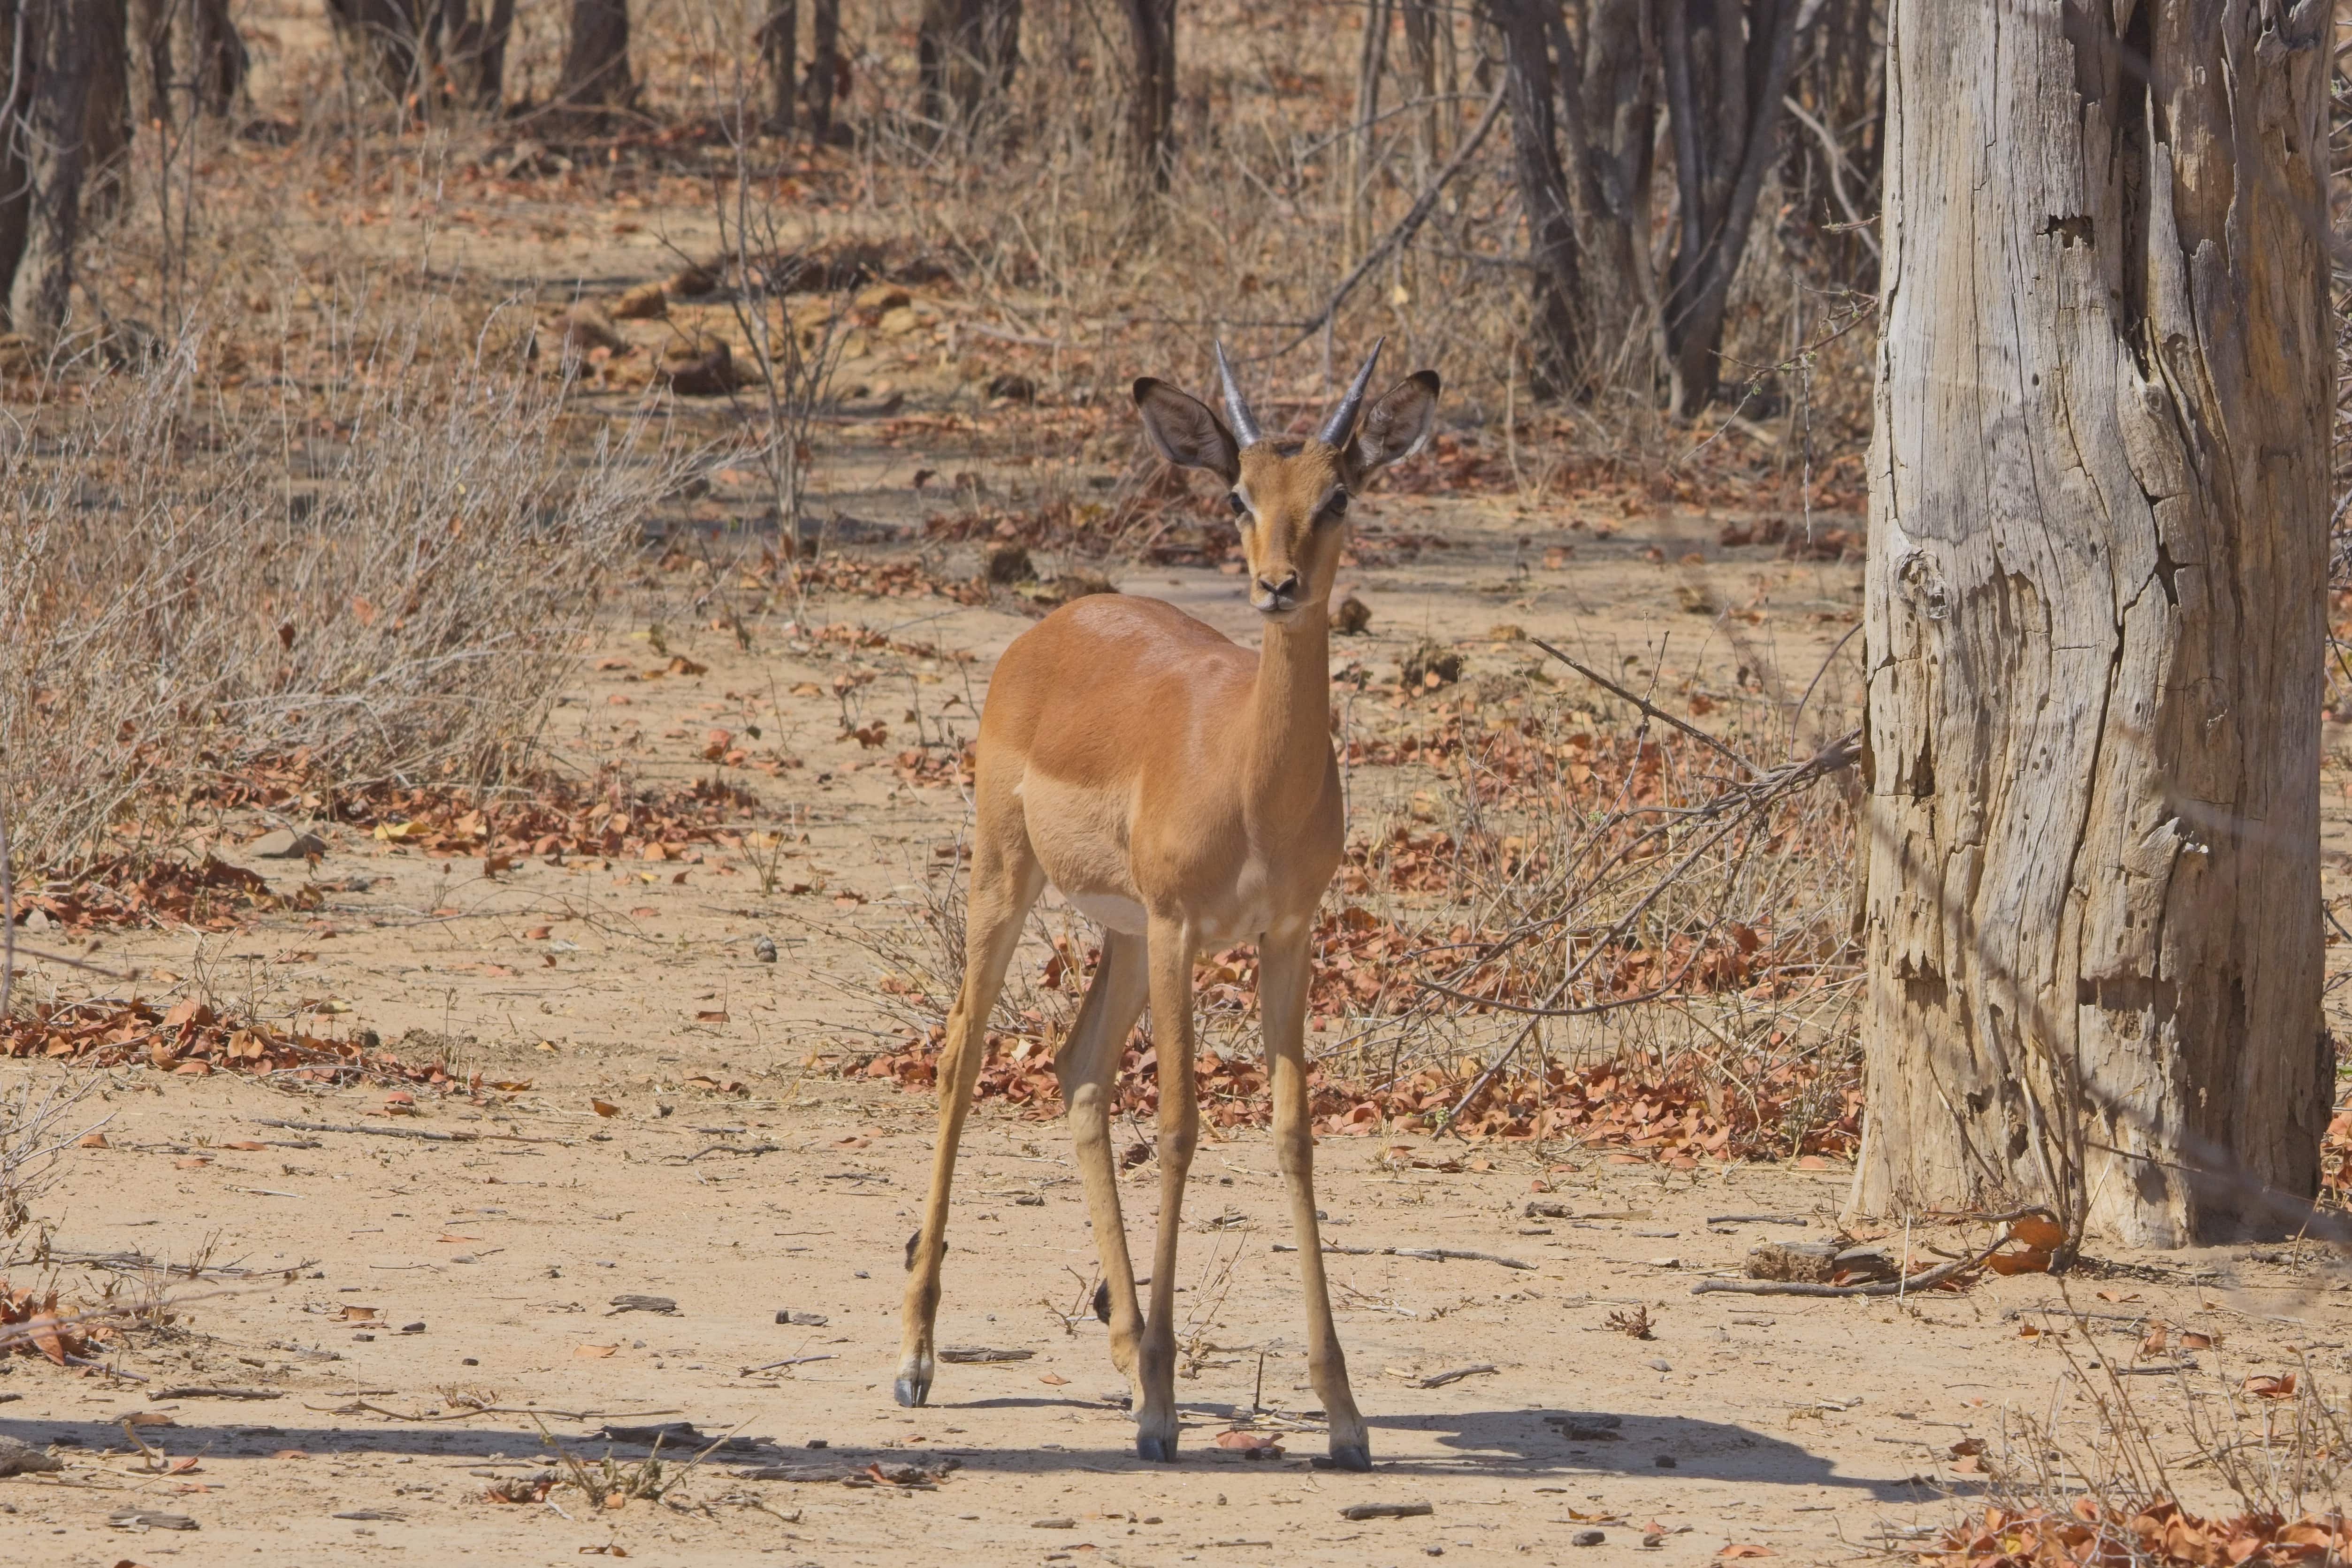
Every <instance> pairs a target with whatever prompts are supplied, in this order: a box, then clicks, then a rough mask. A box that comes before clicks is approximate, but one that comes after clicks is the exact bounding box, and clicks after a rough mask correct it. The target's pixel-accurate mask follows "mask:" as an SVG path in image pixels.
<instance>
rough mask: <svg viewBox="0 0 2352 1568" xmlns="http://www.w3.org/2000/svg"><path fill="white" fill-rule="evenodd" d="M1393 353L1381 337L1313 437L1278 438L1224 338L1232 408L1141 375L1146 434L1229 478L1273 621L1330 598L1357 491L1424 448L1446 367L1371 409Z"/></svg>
mask: <svg viewBox="0 0 2352 1568" xmlns="http://www.w3.org/2000/svg"><path fill="white" fill-rule="evenodd" d="M1380 357H1381V345H1380V344H1379V343H1374V344H1373V345H1372V352H1371V353H1370V354H1368V355H1366V356H1365V359H1364V363H1363V368H1361V369H1360V370H1359V371H1357V372H1356V379H1355V380H1354V381H1353V382H1351V383H1349V386H1348V393H1347V395H1346V396H1344V397H1342V398H1341V399H1339V406H1337V407H1336V408H1334V409H1332V410H1331V415H1330V417H1329V418H1328V419H1326V420H1324V422H1323V427H1322V428H1321V429H1319V430H1318V431H1317V432H1316V433H1315V434H1314V435H1313V436H1312V437H1308V438H1307V439H1305V440H1299V439H1297V438H1296V437H1267V436H1265V435H1262V434H1261V433H1260V432H1259V430H1258V424H1257V418H1256V416H1254V415H1253V414H1251V413H1250V407H1249V403H1248V401H1247V400H1246V399H1245V398H1244V397H1243V396H1242V390H1241V388H1240V387H1239V386H1238V385H1236V384H1234V370H1233V366H1232V365H1231V364H1229V363H1226V361H1225V346H1224V345H1223V343H1219V344H1218V345H1217V377H1218V380H1219V381H1220V382H1222V383H1223V392H1224V404H1225V417H1224V418H1223V419H1220V418H1218V417H1217V416H1216V414H1215V413H1214V412H1213V411H1212V410H1211V409H1210V407H1209V406H1208V405H1206V404H1204V403H1202V401H1201V400H1200V399H1199V398H1197V397H1192V396H1190V395H1186V394H1184V393H1181V392H1179V391H1177V390H1176V389H1175V388H1174V387H1172V386H1171V385H1169V384H1167V383H1166V382H1164V381H1156V380H1154V379H1153V378H1151V377H1150V376H1148V375H1147V376H1145V377H1143V378H1142V379H1141V380H1139V381H1138V382H1137V383H1136V384H1135V406H1136V409H1137V411H1138V412H1139V414H1141V416H1143V430H1144V434H1145V435H1147V436H1149V437H1150V438H1151V445H1152V446H1153V447H1155V448H1157V449H1158V451H1159V453H1160V456H1161V457H1163V458H1167V459H1168V460H1169V461H1170V462H1171V463H1177V464H1181V466H1183V467H1185V468H1206V469H1208V470H1209V471H1210V472H1211V473H1213V474H1215V475H1216V476H1217V477H1218V478H1219V479H1223V480H1224V482H1225V483H1226V485H1227V486H1229V487H1230V489H1231V493H1230V494H1229V495H1228V496H1227V497H1226V501H1227V504H1229V505H1230V506H1231V507H1232V508H1233V509H1234V518H1235V519H1236V520H1238V521H1239V522H1240V524H1241V532H1242V554H1243V555H1244V557H1245V558H1246V559H1247V561H1248V563H1249V580H1250V604H1251V605H1252V606H1254V607H1255V609H1256V610H1257V611H1258V613H1259V614H1261V615H1263V616H1265V617H1266V618H1267V619H1268V620H1272V621H1287V620H1289V619H1291V618H1292V617H1293V616H1295V615H1296V614H1297V611H1298V609H1299V607H1300V606H1301V605H1324V604H1327V603H1328V602H1329V599H1330V596H1331V580H1332V577H1333V575H1334V574H1335V573H1336V572H1337V571H1338V569H1339V552H1340V550H1341V548H1342V547H1343V546H1344V545H1345V543H1346V542H1347V540H1346V536H1347V531H1348V498H1349V496H1350V495H1353V494H1354V493H1356V492H1357V491H1359V490H1360V489H1363V488H1364V486H1365V484H1366V483H1367V482H1368V481H1370V479H1371V477H1372V476H1373V475H1374V474H1376V473H1378V472H1379V471H1380V470H1381V469H1382V468H1386V467H1388V466H1389V465H1390V464H1391V463H1393V462H1395V461H1397V460H1398V459H1399V458H1409V457H1411V456H1412V454H1413V453H1415V452H1417V451H1419V450H1421V447H1422V443H1423V442H1424V441H1426V440H1428V439H1429V433H1430V430H1431V428H1432V427H1433V426H1434V424H1435V423H1436V416H1437V392H1438V380H1437V373H1436V372H1435V371H1433V370H1417V371H1415V372H1413V373H1412V374H1411V375H1409V376H1406V377H1405V378H1404V379H1403V380H1402V381H1400V382H1398V383H1397V384H1395V385H1394V386H1391V387H1390V388H1389V389H1388V390H1387V391H1386V392H1384V393H1382V394H1381V395H1380V396H1379V398H1378V399H1376V400H1375V401H1374V402H1373V404H1372V405H1371V406H1370V408H1366V407H1365V406H1364V390H1365V388H1367V387H1368V386H1370V384H1371V380H1372V367H1373V366H1374V365H1375V364H1377V363H1379V361H1380Z"/></svg>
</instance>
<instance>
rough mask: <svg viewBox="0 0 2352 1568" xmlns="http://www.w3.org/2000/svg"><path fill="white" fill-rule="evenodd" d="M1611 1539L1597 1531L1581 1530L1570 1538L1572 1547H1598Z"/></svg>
mask: <svg viewBox="0 0 2352 1568" xmlns="http://www.w3.org/2000/svg"><path fill="white" fill-rule="evenodd" d="M1608 1539H1609V1538H1608V1537H1607V1536H1606V1535H1603V1534H1602V1533H1601V1531H1597V1530H1580V1531H1577V1532H1576V1533H1575V1534H1574V1535H1571V1536H1570V1537H1569V1538H1568V1543H1569V1544H1570V1546H1598V1545H1600V1544H1601V1542H1605V1541H1607V1540H1608Z"/></svg>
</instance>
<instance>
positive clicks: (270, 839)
mask: <svg viewBox="0 0 2352 1568" xmlns="http://www.w3.org/2000/svg"><path fill="white" fill-rule="evenodd" d="M253 852H254V854H255V855H257V856H258V857H259V858H262V859H264V860H308V859H310V858H311V857H312V856H314V855H324V854H325V853H326V852H327V841H326V840H325V839H323V838H321V837H319V836H318V835H317V834H315V833H297V832H295V831H294V830H293V829H292V828H290V827H277V828H272V829H271V830H270V831H268V833H265V834H263V835H262V836H261V837H258V838H257V839H255V840H254V841H253Z"/></svg>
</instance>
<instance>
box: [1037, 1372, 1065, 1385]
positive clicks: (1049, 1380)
mask: <svg viewBox="0 0 2352 1568" xmlns="http://www.w3.org/2000/svg"><path fill="white" fill-rule="evenodd" d="M1037 1381H1038V1382H1040V1383H1043V1384H1050V1385H1051V1386H1053V1387H1055V1388H1059V1387H1061V1386H1062V1385H1063V1384H1066V1383H1067V1382H1069V1381H1070V1380H1069V1379H1068V1378H1066V1377H1064V1376H1063V1375H1062V1374H1061V1373H1058V1372H1041V1373H1038V1374H1037Z"/></svg>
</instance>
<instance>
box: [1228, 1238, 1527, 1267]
mask: <svg viewBox="0 0 2352 1568" xmlns="http://www.w3.org/2000/svg"><path fill="white" fill-rule="evenodd" d="M1274 1249H1275V1250H1276V1252H1296V1251H1297V1250H1298V1248H1297V1246H1295V1245H1294V1244H1292V1243H1290V1242H1287V1241H1277V1242H1276V1243H1275V1244H1274ZM1323 1250H1324V1251H1326V1252H1336V1253H1339V1254H1341V1255H1343V1256H1345V1257H1349V1258H1420V1259H1422V1260H1423V1262H1427V1263H1454V1262H1463V1263H1499V1264H1501V1265H1502V1266H1503V1267H1504V1268H1534V1267H1535V1265H1534V1264H1532V1263H1527V1262H1522V1261H1521V1260H1520V1259H1518V1258H1505V1257H1503V1256H1501V1255H1500V1254H1498V1253H1493V1252H1465V1251H1463V1250H1462V1249H1460V1248H1459V1247H1342V1246H1340V1245H1339V1243H1338V1242H1336V1241H1327V1242H1325V1243H1324V1244H1323Z"/></svg>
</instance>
